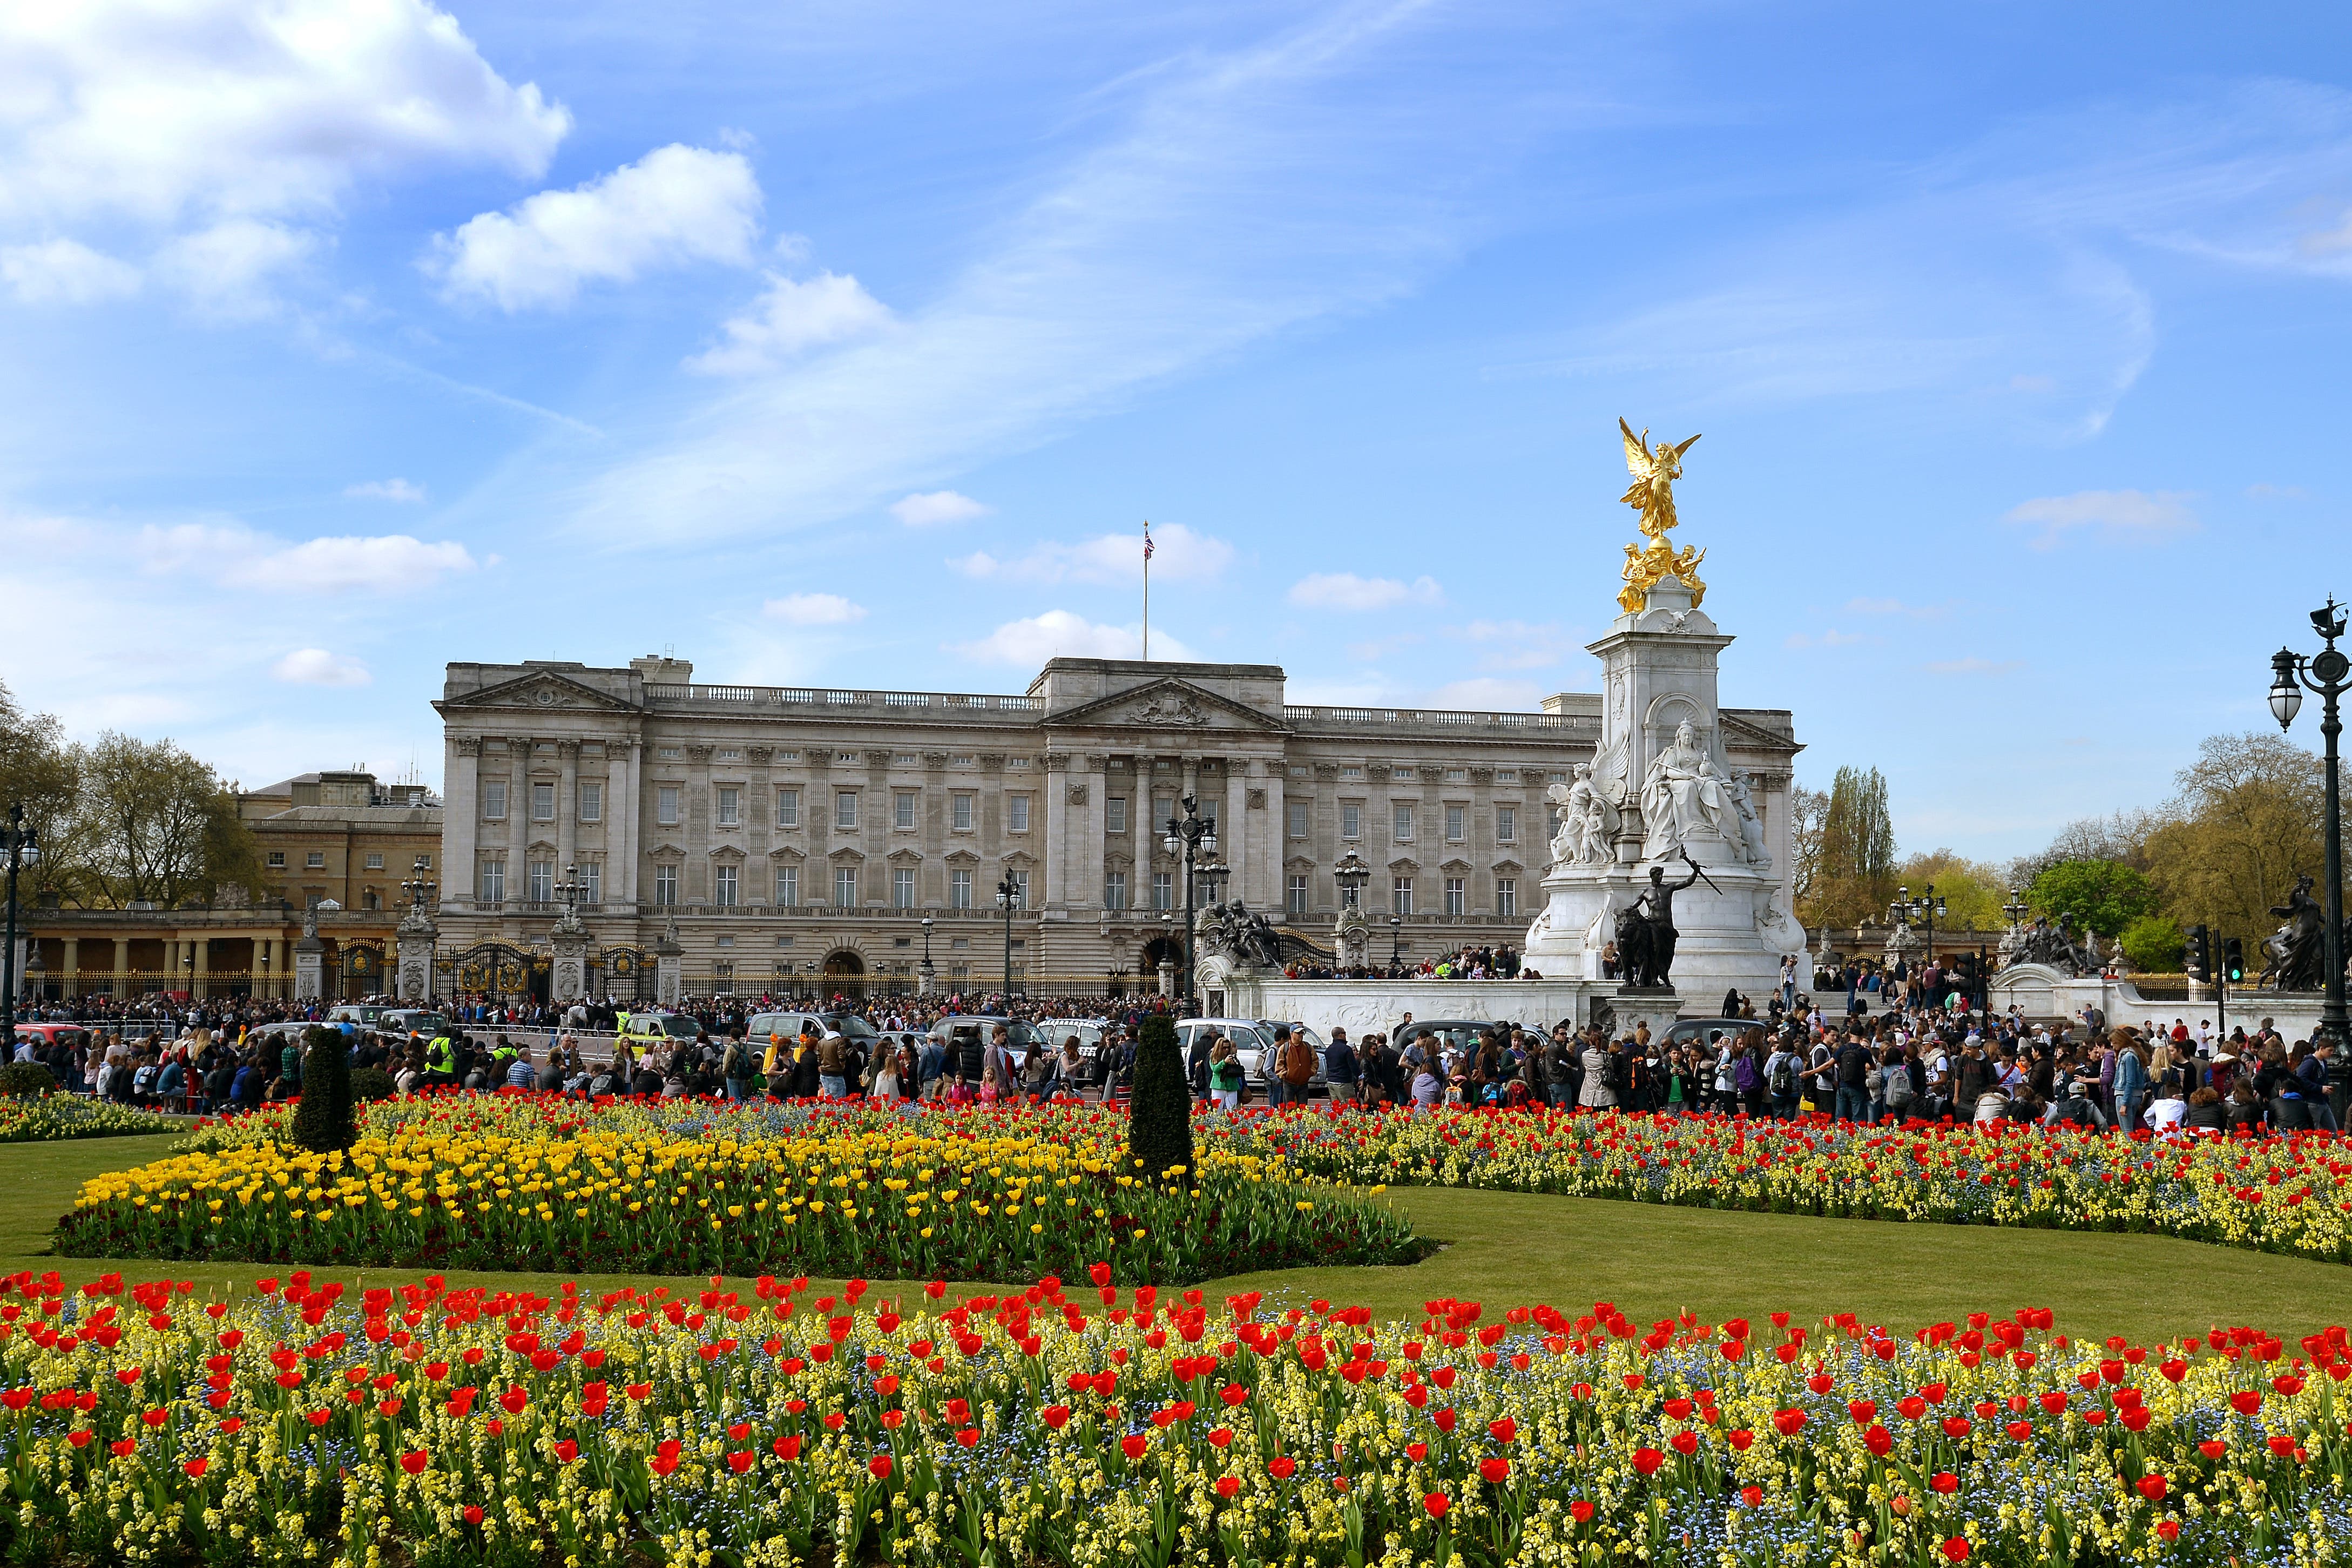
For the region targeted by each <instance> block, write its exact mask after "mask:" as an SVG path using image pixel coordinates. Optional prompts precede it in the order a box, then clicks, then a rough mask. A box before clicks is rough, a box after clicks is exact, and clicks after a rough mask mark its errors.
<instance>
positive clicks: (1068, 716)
mask: <svg viewBox="0 0 2352 1568" xmlns="http://www.w3.org/2000/svg"><path fill="white" fill-rule="evenodd" d="M1046 723H1047V724H1048V725H1049V726H1050V727H1052V728H1054V729H1056V730H1059V729H1066V728H1069V727H1071V726H1074V725H1085V726H1087V727H1089V728H1094V729H1123V730H1202V731H1214V730H1223V731H1245V732H1248V733H1253V734H1265V735H1279V734H1286V733H1288V728H1287V726H1286V725H1284V724H1283V723H1282V722H1280V721H1278V720H1275V719H1270V718H1268V717H1267V716H1266V715H1265V714H1263V713H1261V712H1259V711H1258V710H1256V709H1255V708H1252V707H1249V706H1247V705H1246V704H1244V703H1240V702H1236V701H1234V700H1233V699H1231V698H1230V697H1222V696H1219V695H1218V694H1217V693H1216V692H1213V691H1212V690H1210V689H1208V688H1207V687H1205V686H1195V685H1194V684H1192V682H1191V681H1189V680H1183V679H1178V678H1177V677H1175V676H1172V675H1171V676H1169V677H1167V678H1166V679H1161V680H1154V681H1150V682H1148V683H1147V684H1145V685H1142V686H1135V687H1129V689H1127V690H1125V691H1116V692H1113V693H1112V694H1111V695H1109V696H1108V697H1098V698H1097V699H1095V700H1093V701H1091V702H1082V703H1080V704H1079V705H1078V706H1076V708H1070V709H1066V710H1063V711H1061V712H1059V713H1056V714H1055V715H1054V716H1053V717H1052V718H1051V719H1049V720H1047V721H1046Z"/></svg>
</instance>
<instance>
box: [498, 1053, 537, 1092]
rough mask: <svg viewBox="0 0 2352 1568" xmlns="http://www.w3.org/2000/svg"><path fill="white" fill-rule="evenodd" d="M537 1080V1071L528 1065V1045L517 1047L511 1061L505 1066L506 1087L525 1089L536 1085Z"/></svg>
mask: <svg viewBox="0 0 2352 1568" xmlns="http://www.w3.org/2000/svg"><path fill="white" fill-rule="evenodd" d="M538 1082H539V1073H538V1072H537V1070H536V1069H534V1068H532V1067H531V1065H530V1047H529V1046H522V1047H518V1048H517V1049H516V1050H515V1052H514V1059H513V1061H511V1062H510V1063H509V1064H508V1066H507V1076H506V1087H507V1088H509V1089H531V1088H534V1087H536V1086H537V1084H538Z"/></svg>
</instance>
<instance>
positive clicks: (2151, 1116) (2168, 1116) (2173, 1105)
mask: <svg viewBox="0 0 2352 1568" xmlns="http://www.w3.org/2000/svg"><path fill="white" fill-rule="evenodd" d="M2188 1120H2189V1102H2188V1100H2186V1099H2184V1098H2183V1097H2182V1095H2181V1092H2180V1088H2179V1085H2178V1084H2167V1085H2165V1086H2163V1087H2162V1088H2161V1089H2158V1091H2157V1100H2156V1103H2155V1104H2153V1105H2151V1106H2149V1107H2148V1108H2147V1125H2148V1130H2149V1131H2152V1132H2154V1133H2155V1134H2156V1135H2157V1136H2158V1137H2159V1138H2169V1137H2171V1136H2173V1135H2174V1134H2175V1133H2177V1132H2179V1131H2180V1127H2181V1124H2182V1123H2183V1122H2185V1121H2188Z"/></svg>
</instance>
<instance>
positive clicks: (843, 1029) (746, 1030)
mask: <svg viewBox="0 0 2352 1568" xmlns="http://www.w3.org/2000/svg"><path fill="white" fill-rule="evenodd" d="M803 1024H814V1025H815V1026H816V1032H817V1033H818V1034H819V1035H844V1036H846V1037H849V1038H850V1039H853V1040H856V1042H857V1043H858V1044H859V1045H860V1046H862V1047H866V1049H868V1050H870V1049H872V1048H873V1040H874V1037H875V1036H877V1034H879V1033H880V1032H881V1031H880V1030H878V1029H877V1028H875V1026H873V1024H872V1023H870V1022H869V1021H867V1020H866V1019H865V1018H862V1017H860V1016H857V1015H856V1014H855V1013H810V1012H804V1011H803V1012H781V1013H754V1014H752V1015H751V1020H750V1022H748V1023H746V1024H745V1025H744V1026H743V1036H744V1038H746V1039H748V1040H751V1041H753V1042H754V1043H756V1044H759V1045H761V1046H764V1045H766V1044H767V1043H768V1037H770V1036H771V1035H773V1036H776V1037H778V1038H779V1039H781V1040H782V1043H783V1044H785V1045H791V1044H792V1043H793V1041H794V1040H797V1039H799V1038H800V1035H801V1026H802V1025H803Z"/></svg>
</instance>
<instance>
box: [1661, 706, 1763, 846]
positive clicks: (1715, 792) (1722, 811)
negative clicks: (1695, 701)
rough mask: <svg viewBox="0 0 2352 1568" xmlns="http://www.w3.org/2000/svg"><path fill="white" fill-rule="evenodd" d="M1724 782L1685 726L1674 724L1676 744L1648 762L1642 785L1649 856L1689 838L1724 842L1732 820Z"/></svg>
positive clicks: (1687, 721) (1731, 810)
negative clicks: (1727, 824) (1647, 769)
mask: <svg viewBox="0 0 2352 1568" xmlns="http://www.w3.org/2000/svg"><path fill="white" fill-rule="evenodd" d="M1728 783H1729V781H1727V779H1725V778H1724V776H1723V774H1722V773H1720V772H1719V771H1717V768H1716V765H1715V759H1714V758H1713V757H1711V756H1709V755H1708V754H1707V752H1706V748H1705V747H1703V746H1701V745H1700V744H1699V743H1698V734H1697V731H1695V730H1693V729H1692V728H1691V723H1690V721H1689V720H1687V719H1685V720H1684V721H1682V722H1681V723H1680V724H1677V725H1675V743H1674V744H1673V745H1671V746H1668V747H1667V748H1666V749H1665V750H1664V751H1662V752H1659V753H1658V754H1657V755H1656V756H1655V757H1654V758H1653V759H1652V760H1651V763H1650V771H1649V773H1648V774H1647V775H1646V776H1644V777H1643V780H1642V815H1643V818H1644V819H1645V821H1646V822H1647V824H1648V826H1649V829H1650V834H1649V852H1650V853H1651V854H1653V855H1656V854H1660V853H1662V852H1664V850H1666V849H1668V848H1671V847H1674V846H1675V845H1680V844H1687V843H1690V842H1691V841H1692V840H1693V839H1706V838H1717V839H1727V838H1729V837H1730V836H1729V835H1728V834H1727V833H1726V832H1725V831H1724V825H1725V824H1726V823H1727V822H1731V821H1733V820H1735V819H1734V817H1733V815H1732V813H1733V809H1734V808H1733V806H1732V804H1731V794H1730V790H1729V788H1728V787H1727V786H1728ZM1743 837H1744V836H1743Z"/></svg>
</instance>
